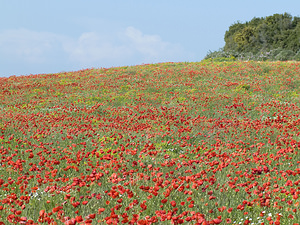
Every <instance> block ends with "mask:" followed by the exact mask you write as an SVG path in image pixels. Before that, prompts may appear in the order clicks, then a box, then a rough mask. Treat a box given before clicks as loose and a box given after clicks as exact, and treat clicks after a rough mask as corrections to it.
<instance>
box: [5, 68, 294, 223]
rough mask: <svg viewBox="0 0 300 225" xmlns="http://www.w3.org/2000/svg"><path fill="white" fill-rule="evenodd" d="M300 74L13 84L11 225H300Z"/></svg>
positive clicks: (8, 131)
mask: <svg viewBox="0 0 300 225" xmlns="http://www.w3.org/2000/svg"><path fill="white" fill-rule="evenodd" d="M299 76H300V63H282V62H274V63H270V62H263V63H256V62H226V63H213V64H212V63H209V62H200V63H162V64H150V65H141V66H134V67H119V68H109V69H91V70H81V71H76V72H69V73H58V74H46V75H31V76H21V77H9V78H1V79H0V90H1V91H0V94H1V98H0V118H1V119H0V131H1V133H0V153H1V155H2V156H1V159H0V165H1V167H0V201H1V202H2V205H1V206H0V221H2V222H3V223H5V224H9V223H23V224H25V223H27V224H34V223H43V222H44V223H52V224H55V223H57V224H62V223H64V224H76V223H78V224H79V223H83V222H84V221H85V223H86V224H97V223H107V224H120V223H129V222H130V224H150V223H157V224H163V223H165V224H170V222H172V223H174V224H182V223H185V224H188V223H190V224H195V223H197V222H198V223H199V224H207V223H208V222H210V224H220V223H221V224H225V223H226V222H227V223H230V224H232V223H234V224H238V223H239V222H243V223H244V222H245V221H248V222H245V223H248V224H249V223H250V221H251V222H253V223H262V222H265V223H267V222H269V221H273V222H275V221H277V223H278V221H280V222H281V223H280V224H293V223H295V224H296V222H297V221H300V217H299V214H298V213H297V212H298V210H299V197H298V196H299V194H300V191H299V183H300V180H299V174H300V161H299V156H298V149H299V147H298V146H300V145H299V144H300V138H299V134H300V132H299V125H300V120H299V115H300V109H299V83H300V77H299ZM0 224H1V222H0Z"/></svg>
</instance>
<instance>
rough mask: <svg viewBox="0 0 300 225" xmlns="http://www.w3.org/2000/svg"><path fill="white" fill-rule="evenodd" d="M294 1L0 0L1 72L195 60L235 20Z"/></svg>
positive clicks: (289, 8)
mask: <svg viewBox="0 0 300 225" xmlns="http://www.w3.org/2000/svg"><path fill="white" fill-rule="evenodd" d="M299 9H300V1H299V0H285V1H282V0H252V1H243V0H227V1H224V0H209V1H208V0H206V1H201V0H185V1H184V0H151V1H149V0H147V1H146V0H105V1H104V0H86V1H83V0H72V1H71V0H51V1H48V0H0V77H8V76H12V75H17V76H18V75H29V74H40V73H58V72H62V71H75V70H80V69H85V68H91V67H93V68H100V67H112V66H126V65H129V66H130V65H138V64H143V63H157V62H196V61H200V60H202V59H203V58H204V57H205V55H206V54H207V52H208V51H209V50H212V51H214V50H218V49H219V48H221V47H223V46H224V44H225V43H224V34H225V31H226V30H228V28H229V26H230V25H232V24H233V23H234V22H236V21H241V22H245V21H249V20H251V19H252V18H253V17H265V16H270V15H273V14H275V13H284V12H288V13H290V14H291V15H292V16H300V11H299Z"/></svg>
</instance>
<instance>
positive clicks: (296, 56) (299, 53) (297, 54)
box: [293, 50, 300, 61]
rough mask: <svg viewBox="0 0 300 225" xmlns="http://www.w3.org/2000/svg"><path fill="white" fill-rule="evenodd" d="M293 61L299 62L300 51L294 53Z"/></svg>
mask: <svg viewBox="0 0 300 225" xmlns="http://www.w3.org/2000/svg"><path fill="white" fill-rule="evenodd" d="M293 59H294V60H296V61H300V50H299V51H298V52H297V53H296V55H295V56H294V58H293Z"/></svg>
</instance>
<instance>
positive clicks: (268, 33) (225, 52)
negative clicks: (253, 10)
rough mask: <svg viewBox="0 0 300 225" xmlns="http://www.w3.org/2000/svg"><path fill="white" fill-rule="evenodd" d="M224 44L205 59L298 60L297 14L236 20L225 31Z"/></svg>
mask: <svg viewBox="0 0 300 225" xmlns="http://www.w3.org/2000/svg"><path fill="white" fill-rule="evenodd" d="M224 40H225V46H224V47H223V49H221V50H220V51H217V52H210V53H209V54H208V55H207V56H206V58H216V57H225V58H230V57H232V56H233V57H234V58H239V59H254V60H267V59H269V60H282V61H284V60H300V17H293V16H291V15H290V14H288V13H284V14H274V15H272V16H267V17H264V18H256V17H255V18H253V19H252V20H251V21H249V22H245V23H241V22H236V23H234V24H233V25H231V26H230V27H229V30H228V31H226V33H225V37H224Z"/></svg>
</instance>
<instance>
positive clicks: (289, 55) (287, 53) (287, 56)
mask: <svg viewBox="0 0 300 225" xmlns="http://www.w3.org/2000/svg"><path fill="white" fill-rule="evenodd" d="M294 56H295V53H294V52H293V51H292V50H282V51H281V52H280V53H279V54H277V55H276V56H275V59H276V60H279V61H287V60H292V59H293V58H294Z"/></svg>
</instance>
